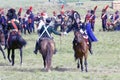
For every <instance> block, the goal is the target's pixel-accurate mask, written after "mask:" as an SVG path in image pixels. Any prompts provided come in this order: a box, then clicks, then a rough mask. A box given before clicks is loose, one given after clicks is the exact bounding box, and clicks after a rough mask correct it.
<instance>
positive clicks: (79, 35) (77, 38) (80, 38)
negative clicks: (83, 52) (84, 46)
mask: <svg viewBox="0 0 120 80" xmlns="http://www.w3.org/2000/svg"><path fill="white" fill-rule="evenodd" d="M74 36H75V38H74V39H75V41H76V42H77V43H80V44H81V43H82V42H83V40H84V39H83V35H82V33H81V32H80V31H74Z"/></svg>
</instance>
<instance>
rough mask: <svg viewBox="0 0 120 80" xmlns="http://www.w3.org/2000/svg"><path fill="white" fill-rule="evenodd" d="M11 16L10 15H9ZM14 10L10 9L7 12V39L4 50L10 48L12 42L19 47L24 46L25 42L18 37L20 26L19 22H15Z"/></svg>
mask: <svg viewBox="0 0 120 80" xmlns="http://www.w3.org/2000/svg"><path fill="white" fill-rule="evenodd" d="M11 14H12V15H11ZM15 15H16V14H15V10H14V9H10V10H8V13H7V17H8V23H7V30H8V38H7V42H6V43H7V44H6V48H7V47H8V48H10V45H12V43H13V41H15V40H16V41H17V42H18V44H19V45H20V46H24V45H26V41H25V40H24V39H23V38H22V37H21V35H20V33H19V32H20V31H19V30H20V29H21V26H20V25H19V21H18V20H17V18H16V16H15Z"/></svg>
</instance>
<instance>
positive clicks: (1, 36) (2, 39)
mask: <svg viewBox="0 0 120 80" xmlns="http://www.w3.org/2000/svg"><path fill="white" fill-rule="evenodd" d="M0 43H1V44H2V45H4V44H5V36H4V33H3V30H2V29H0Z"/></svg>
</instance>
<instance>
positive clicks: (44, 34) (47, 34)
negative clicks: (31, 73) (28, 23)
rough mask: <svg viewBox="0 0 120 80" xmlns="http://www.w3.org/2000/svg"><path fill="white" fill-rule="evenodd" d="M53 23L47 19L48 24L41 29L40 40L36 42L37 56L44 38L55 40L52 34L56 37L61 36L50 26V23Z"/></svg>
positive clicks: (35, 51)
mask: <svg viewBox="0 0 120 80" xmlns="http://www.w3.org/2000/svg"><path fill="white" fill-rule="evenodd" d="M50 22H51V19H50V18H47V19H46V24H45V25H43V26H42V27H41V29H40V30H39V32H38V33H39V34H40V35H39V40H38V41H37V42H36V45H35V50H34V53H35V54H37V51H38V49H39V48H40V46H39V43H40V41H41V40H42V38H50V39H53V38H52V36H51V34H52V33H54V34H56V35H61V33H59V32H57V31H55V30H54V28H53V27H51V26H49V23H50Z"/></svg>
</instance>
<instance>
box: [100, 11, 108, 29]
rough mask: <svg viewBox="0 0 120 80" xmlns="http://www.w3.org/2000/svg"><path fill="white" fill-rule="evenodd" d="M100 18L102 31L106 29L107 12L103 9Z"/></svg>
mask: <svg viewBox="0 0 120 80" xmlns="http://www.w3.org/2000/svg"><path fill="white" fill-rule="evenodd" d="M101 19H102V29H103V31H105V30H106V29H107V28H106V22H107V14H106V10H105V9H103V10H102V14H101Z"/></svg>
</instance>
